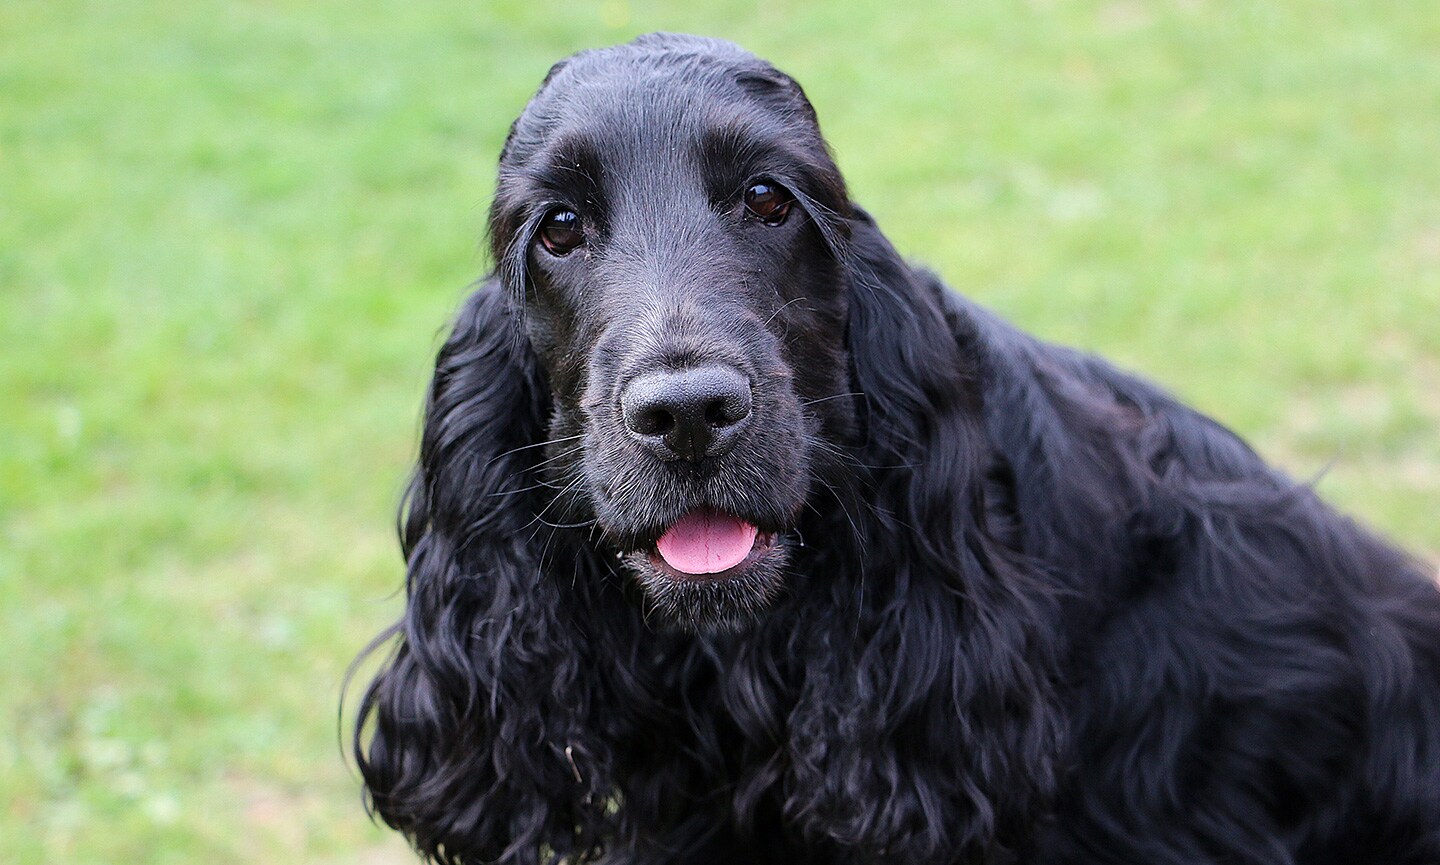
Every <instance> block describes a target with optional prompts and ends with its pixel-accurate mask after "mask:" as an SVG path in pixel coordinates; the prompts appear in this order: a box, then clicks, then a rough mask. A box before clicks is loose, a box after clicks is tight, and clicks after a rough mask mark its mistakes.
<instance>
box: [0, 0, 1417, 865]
mask: <svg viewBox="0 0 1440 865" xmlns="http://www.w3.org/2000/svg"><path fill="white" fill-rule="evenodd" d="M652 29H681V30H689V31H694V32H701V33H707V34H712V35H719V36H726V37H729V38H733V39H735V40H737V41H739V42H741V43H743V44H745V45H746V46H748V47H750V48H752V49H754V50H756V51H757V52H759V53H761V54H762V55H765V56H768V57H770V58H772V59H774V60H775V61H776V62H777V63H778V64H779V65H780V66H781V67H782V68H784V69H786V70H787V71H790V72H791V73H793V74H794V75H795V76H796V77H797V78H798V79H799V80H800V81H801V82H803V83H804V84H805V86H806V88H807V90H808V92H809V94H810V96H811V98H812V100H813V102H814V103H815V105H816V107H817V109H818V111H819V113H820V116H821V119H822V122H823V123H824V125H825V128H826V130H827V132H828V134H829V137H830V140H831V142H832V144H833V146H834V148H835V151H836V154H837V156H838V159H839V162H840V165H841V167H842V168H843V169H844V170H845V171H846V172H847V175H848V177H849V179H850V181H851V184H852V187H853V190H854V193H855V197H856V199H857V200H858V201H860V202H862V203H864V204H865V205H866V206H867V207H868V208H870V209H871V210H872V211H873V212H874V213H875V214H876V216H877V218H878V219H879V221H880V223H881V225H883V226H885V227H886V229H887V231H888V232H889V234H890V236H891V237H892V239H894V240H895V242H896V243H897V245H898V246H899V247H900V248H901V249H902V250H903V251H905V252H906V253H907V254H909V255H911V256H913V257H915V258H917V259H920V260H923V261H925V262H927V263H928V264H930V265H931V266H933V267H935V268H936V269H938V270H939V271H940V272H941V273H943V274H944V275H945V276H946V278H947V279H948V280H949V281H950V283H951V284H953V285H954V286H956V287H958V288H959V289H961V290H963V291H965V292H966V293H968V294H969V295H971V296H973V297H975V298H977V299H979V300H980V301H982V302H983V303H986V304H988V305H990V306H993V307H995V308H997V309H999V310H1001V311H1002V312H1004V313H1005V314H1007V315H1008V316H1010V317H1012V318H1013V319H1015V320H1017V321H1019V322H1020V323H1022V324H1023V325H1024V326H1025V327H1027V328H1029V329H1030V330H1033V331H1035V332H1037V333H1040V334H1042V335H1044V336H1046V337H1048V338H1051V339H1054V340H1058V341H1063V342H1068V343H1073V344H1077V345H1081V346H1084V347H1087V348H1092V349H1095V350H1098V351H1101V352H1104V353H1105V354H1107V355H1109V356H1111V357H1113V358H1115V359H1116V360H1118V361H1119V362H1120V363H1122V364H1123V365H1125V366H1128V367H1131V368H1134V369H1139V370H1143V371H1145V372H1147V373H1148V374H1150V375H1151V376H1153V377H1154V378H1156V379H1158V380H1160V381H1161V382H1163V383H1165V384H1166V385H1167V386H1168V387H1170V388H1172V389H1173V390H1175V391H1176V392H1178V393H1179V394H1181V395H1182V396H1184V397H1185V398H1186V399H1188V400H1190V401H1192V402H1194V403H1196V404H1198V405H1199V406H1200V407H1202V408H1203V409H1205V410H1206V411H1208V412H1210V413H1212V414H1214V415H1216V416H1218V417H1219V418H1221V419H1222V420H1223V421H1225V422H1226V423H1228V424H1230V425H1232V426H1234V427H1235V428H1237V429H1238V430H1240V431H1241V432H1242V433H1244V434H1245V435H1246V436H1248V437H1250V438H1251V439H1252V440H1253V441H1254V442H1255V443H1256V445H1257V446H1258V447H1259V449H1260V450H1261V451H1262V452H1263V453H1265V454H1267V455H1268V456H1270V457H1271V458H1273V459H1274V460H1276V461H1278V462H1279V463H1280V464H1282V465H1283V466H1285V467H1286V468H1288V469H1289V470H1291V471H1292V472H1294V473H1295V474H1296V475H1298V476H1302V477H1305V478H1318V486H1319V489H1320V490H1321V492H1322V493H1323V494H1324V495H1326V496H1327V497H1329V498H1330V499H1332V500H1334V501H1336V502H1341V503H1343V504H1344V506H1345V507H1346V508H1347V509H1349V510H1352V511H1353V512H1355V513H1357V514H1359V515H1361V516H1362V517H1363V518H1364V519H1365V520H1367V521H1369V522H1370V523H1372V524H1374V525H1376V526H1378V527H1380V528H1382V529H1384V530H1385V531H1387V532H1389V533H1390V534H1392V535H1393V536H1395V537H1396V538H1398V539H1400V540H1401V541H1403V542H1404V543H1406V544H1408V545H1410V546H1411V547H1413V548H1415V549H1417V550H1419V551H1422V552H1423V553H1425V554H1427V555H1430V556H1436V555H1437V554H1440V520H1437V519H1436V510H1437V505H1440V436H1437V428H1440V158H1437V154H1440V119H1437V118H1440V52H1437V51H1436V50H1435V47H1436V46H1437V45H1440V5H1435V4H1425V3H1416V2H1395V0H1354V2H1338V0H1303V2H1302V0H1276V2H1271V3H1253V4H1248V3H1247V4H1242V3H1234V2H1223V0H1153V2H1133V0H1112V2H1092V0H1029V2H1020V0H968V2H964V3H955V2H944V0H917V2H911V3H908V4H897V3H894V2H878V0H865V2H859V3H849V4H829V5H826V6H823V7H821V6H816V7H815V11H805V10H802V9H801V8H800V7H799V5H798V4H789V3H781V2H766V3H746V2H735V0H716V2H711V3H709V4H706V8H705V10H704V11H690V12H685V11H680V10H679V4H674V3H668V4H667V3H661V2H658V0H656V2H626V0H605V2H603V3H600V4H598V5H592V4H583V3H581V4H571V5H567V6H559V5H555V4H533V3H522V2H504V3H501V2H464V3H462V2H426V3H411V2H401V0H347V2H343V3H342V2H337V0H318V2H317V0H304V2H300V0H268V2H263V3H262V2H249V0H242V2H230V3H220V2H214V0H189V2H178V0H150V2H142V0H136V2H120V0H111V2H90V3H87V2H73V0H49V2H41V0H10V2H7V3H4V4H0V588H3V592H0V633H3V635H4V640H5V644H6V646H7V649H6V651H5V659H4V663H3V664H0V725H3V729H4V730H5V731H6V732H5V734H4V735H0V861H4V862H7V863H32V862H33V863H42V862H43V863H49V862H64V863H76V865H78V863H92V862H93V863H102V862H103V863H117V862H144V863H159V865H163V863H182V862H183V863H190V862H208V863H234V862H267V863H268V862H302V861H303V862H336V863H339V862H361V863H366V862H369V863H382V862H383V863H390V862H401V861H405V858H406V857H405V855H404V854H403V852H402V851H401V848H399V847H398V846H397V845H396V844H395V843H394V842H393V841H391V840H387V839H388V835H387V834H386V833H382V832H380V831H379V830H377V829H374V828H373V827H371V826H370V825H369V824H368V822H367V820H366V818H365V816H364V814H363V812H362V810H361V808H360V804H359V802H360V800H359V793H358V786H357V783H356V781H355V778H354V776H353V773H352V771H351V770H350V769H349V768H347V766H346V765H345V764H344V762H343V761H342V759H341V755H340V748H339V745H338V744H337V732H336V731H337V716H336V707H337V704H338V698H339V690H340V682H341V679H342V677H343V675H344V671H345V668H346V665H347V664H348V663H349V662H350V660H351V658H352V657H353V656H354V655H355V654H356V652H357V651H358V650H359V649H360V648H361V647H362V646H363V644H364V643H365V641H366V640H367V639H368V638H369V637H370V636H371V635H372V634H373V633H375V632H376V631H378V630H379V629H380V628H381V627H382V626H383V625H384V624H385V623H386V622H387V621H388V620H390V619H391V618H393V617H394V616H395V615H396V614H397V613H398V611H399V609H400V605H401V598H400V597H399V596H398V595H397V594H396V590H397V588H398V587H399V585H400V582H401V578H402V571H401V566H400V562H399V558H398V555H397V552H396V548H395V544H394V542H393V540H392V536H391V517H392V512H393V510H394V506H395V504H396V502H397V499H398V496H399V492H400V489H401V487H402V483H403V479H404V476H405V473H406V470H407V464H408V462H409V461H410V459H411V457H412V455H413V453H414V448H415V438H416V432H417V422H418V407H419V403H420V398H421V393H422V389H423V386H424V382H425V378H426V374H427V366H428V364H429V360H430V358H431V356H432V354H433V350H434V348H435V346H436V344H437V338H438V334H439V332H440V329H441V328H442V327H443V325H444V323H445V321H446V319H447V317H448V315H449V314H450V313H451V311H452V310H453V309H454V308H455V306H456V304H457V302H458V300H459V298H460V297H461V295H462V293H463V291H464V287H465V285H466V283H467V282H468V281H470V280H471V279H473V278H474V277H475V276H476V275H477V274H479V273H481V272H483V270H484V269H485V267H486V261H485V259H484V256H483V255H482V254H481V253H480V251H479V249H480V246H479V237H480V233H481V230H482V228H483V222H484V213H485V207H486V202H487V199H488V196H489V193H490V190H491V185H492V182H493V178H492V175H493V169H494V160H495V157H496V155H497V154H498V151H499V147H500V144H501V142H502V140H503V137H504V135H505V132H506V129H507V126H508V124H509V122H510V120H511V119H512V118H513V116H514V115H515V113H516V112H517V111H518V110H519V108H520V107H521V106H522V105H523V104H524V101H525V99H526V97H527V96H528V95H529V93H530V92H531V91H532V90H533V88H534V87H535V86H536V85H537V84H538V82H539V80H540V79H541V77H542V76H543V75H544V73H545V70H546V68H547V67H548V65H549V64H550V63H551V62H553V61H554V60H556V59H558V58H560V57H561V56H563V55H565V54H567V53H569V52H571V51H573V50H576V49H579V48H582V47H586V46H593V45H601V44H607V43H612V42H616V41H621V40H624V39H626V38H628V37H630V36H632V35H634V34H636V33H639V32H643V31H646V30H652Z"/></svg>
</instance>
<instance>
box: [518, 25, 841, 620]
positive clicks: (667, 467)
mask: <svg viewBox="0 0 1440 865" xmlns="http://www.w3.org/2000/svg"><path fill="white" fill-rule="evenodd" d="M847 209H848V204H847V199H846V195H845V190H844V186H843V182H842V181H841V179H840V175H839V172H838V170H837V169H836V168H835V166H834V164H833V162H832V161H831V159H830V158H829V156H828V154H827V153H826V150H825V146H824V144H823V142H822V140H821V138H820V135H819V130H818V128H817V127H816V124H815V120H814V113H813V111H812V110H811V109H810V106H809V104H808V102H806V100H805V97H804V95H803V94H802V93H801V92H800V90H799V88H798V86H796V85H795V84H794V82H793V81H791V80H790V79H789V78H787V77H785V76H783V75H782V74H780V73H778V72H776V71H775V70H774V69H773V68H771V67H769V66H768V65H766V64H764V63H763V62H761V61H759V60H757V59H755V58H754V57H752V56H750V55H748V54H746V53H744V52H742V51H741V50H740V49H738V48H734V47H733V46H729V45H727V44H725V43H716V42H710V41H705V40H698V39H691V38H679V37H645V38H642V39H641V40H638V41H637V42H635V43H631V44H630V45H626V46H620V47H619V48H613V49H606V50H604V51H598V52H588V53H586V54H581V55H577V56H576V57H574V58H571V60H569V61H567V63H564V64H561V65H560V66H557V67H556V69H555V70H552V72H551V75H550V76H549V77H548V78H547V79H546V82H545V84H544V86H543V87H542V88H541V91H540V92H539V93H538V94H537V95H536V97H535V98H534V99H533V100H532V101H531V103H530V104H529V106H527V108H526V110H525V112H524V113H523V114H522V115H521V117H520V119H519V120H517V121H516V123H515V126H514V128H513V129H512V131H511V136H510V139H509V141H508V142H507V144H506V148H505V152H504V154H503V155H502V158H501V168H500V180H499V186H498V188H497V193H496V198H495V203H494V207H493V210H492V214H491V234H492V243H493V245H494V252H495V256H496V260H497V262H499V265H500V272H501V274H502V276H503V277H504V278H505V280H506V282H507V283H509V284H510V285H511V287H512V289H513V290H514V291H515V292H516V294H517V296H518V297H519V298H520V299H521V301H522V302H523V307H524V321H525V331H526V334H527V336H528V338H529V340H530V341H531V343H532V345H533V347H534V349H535V352H536V354H537V356H538V357H539V359H540V363H541V365H542V366H543V368H544V371H545V373H546V376H547V378H548V381H549V386H550V388H551V389H552V391H553V394H552V396H553V400H552V405H553V415H552V419H551V425H550V441H551V443H550V444H549V445H548V452H547V453H546V465H545V471H546V474H547V481H548V483H549V484H551V485H552V486H553V487H554V488H555V490H556V497H555V500H554V502H553V503H552V504H551V506H550V507H549V508H548V509H547V510H548V513H545V514H542V515H541V518H542V519H545V520H546V521H547V522H570V523H582V524H584V523H589V522H590V521H592V520H593V521H594V525H595V526H596V528H597V530H598V531H597V532H596V533H595V534H594V537H596V540H597V542H598V543H600V544H602V545H603V546H604V547H605V548H606V549H607V550H608V551H609V552H610V553H613V554H615V555H617V556H618V557H619V559H620V560H621V561H622V562H623V565H624V567H625V568H626V569H628V570H629V571H630V572H631V573H632V574H633V576H634V577H635V578H636V579H637V580H638V582H639V584H640V586H641V587H642V588H643V590H644V593H645V596H646V598H647V599H648V601H649V603H650V604H651V605H652V606H653V607H654V609H655V610H657V611H658V612H660V613H662V614H663V615H665V616H666V618H667V619H669V620H671V621H673V622H675V623H678V624H680V625H682V626H686V627H691V628H696V629H705V628H713V627H727V626H735V625H737V624H739V623H742V622H744V621H746V620H747V619H749V618H750V617H752V616H753V615H754V614H755V613H757V612H758V611H759V610H761V609H763V608H764V607H765V605H766V604H767V603H768V602H769V601H770V600H771V599H772V598H773V597H774V596H775V595H776V593H777V592H778V591H779V590H780V589H781V588H782V587H783V585H784V582H785V567H786V559H787V554H788V550H787V548H788V547H789V546H790V544H791V543H792V532H793V529H794V528H795V526H796V523H797V521H798V520H799V518H800V514H801V511H802V508H804V507H805V505H806V504H807V500H808V499H809V498H810V496H811V494H812V490H813V487H814V486H815V485H816V483H817V480H816V479H817V472H819V471H821V470H822V469H823V465H824V464H825V463H826V461H827V460H828V459H831V458H833V455H834V453H835V452H836V449H837V447H838V444H837V442H838V441H839V440H840V439H842V438H843V437H844V435H845V434H846V431H847V430H848V429H849V427H850V425H851V423H852V418H851V408H850V400H849V399H848V396H849V394H848V391H849V390H850V387H849V385H848V374H847V369H846V367H847V364H846V353H845V348H844V346H845V327H846V319H847V289H846V286H845V281H844V279H843V277H842V275H841V269H840V267H839V265H838V263H837V259H836V254H835V248H836V244H837V243H838V242H842V241H843V231H844V221H843V214H844V213H846V212H847Z"/></svg>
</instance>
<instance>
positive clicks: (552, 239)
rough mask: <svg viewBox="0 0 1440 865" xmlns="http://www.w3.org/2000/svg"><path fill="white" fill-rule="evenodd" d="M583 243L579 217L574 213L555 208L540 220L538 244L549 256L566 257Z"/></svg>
mask: <svg viewBox="0 0 1440 865" xmlns="http://www.w3.org/2000/svg"><path fill="white" fill-rule="evenodd" d="M584 242H585V233H584V232H583V231H581V230H580V215H579V214H578V213H576V212H575V211H573V210H566V209H565V208H563V207H557V208H555V209H554V210H552V211H550V212H549V213H547V214H545V218H544V219H542V220H540V243H541V244H543V245H544V247H545V250H546V251H547V252H549V253H550V254H551V255H567V254H569V252H570V251H571V250H573V249H574V248H575V247H577V246H579V245H580V244H582V243H584Z"/></svg>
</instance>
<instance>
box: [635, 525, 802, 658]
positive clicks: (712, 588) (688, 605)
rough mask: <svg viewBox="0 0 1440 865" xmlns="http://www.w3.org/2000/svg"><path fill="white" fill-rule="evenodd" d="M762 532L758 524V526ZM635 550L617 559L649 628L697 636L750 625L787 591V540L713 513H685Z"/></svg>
mask: <svg viewBox="0 0 1440 865" xmlns="http://www.w3.org/2000/svg"><path fill="white" fill-rule="evenodd" d="M760 522H761V523H762V525H763V522H764V521H763V520H761V521H760ZM652 537H655V540H653V541H649V542H642V543H641V544H640V545H639V546H638V548H637V547H630V551H629V552H622V553H621V554H620V560H621V561H622V562H624V563H625V564H626V565H627V566H628V568H629V570H630V572H631V574H632V575H633V576H634V578H635V581H636V583H637V584H638V585H639V587H640V589H641V590H642V591H643V592H644V596H645V601H646V605H647V607H649V609H650V610H651V611H653V612H655V613H657V614H658V617H657V618H655V619H653V620H652V621H654V622H657V623H659V622H665V623H669V624H672V625H677V626H679V627H680V628H682V629H684V630H689V631H695V632H709V631H727V630H728V631H734V630H738V629H740V628H743V627H745V626H746V625H747V623H750V622H753V621H755V620H756V619H757V618H758V617H759V616H760V615H761V614H762V613H763V612H764V611H765V610H766V609H767V608H768V607H769V606H770V605H771V603H772V602H774V601H775V599H776V598H778V597H779V596H780V594H781V592H782V591H783V588H784V585H785V568H786V564H787V562H788V559H789V550H788V549H787V546H788V545H787V543H786V542H785V536H784V535H783V534H781V533H779V532H776V531H767V530H766V529H764V528H761V526H759V525H756V524H755V523H752V522H750V520H748V519H746V518H744V517H740V516H736V515H735V514H734V513H731V512H728V511H724V510H719V509H716V508H711V507H704V508H694V509H691V510H690V511H687V512H685V514H684V515H683V516H681V517H680V518H679V519H677V520H675V521H674V522H673V523H671V524H670V525H669V526H667V527H666V528H665V529H664V530H663V531H661V532H660V533H659V535H658V536H652Z"/></svg>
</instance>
